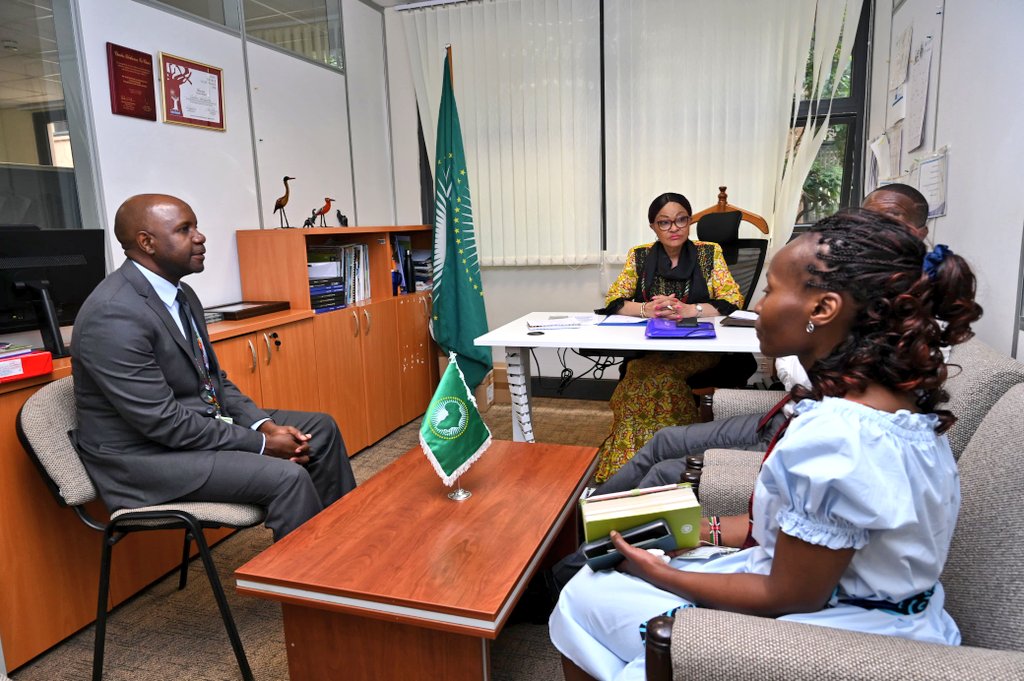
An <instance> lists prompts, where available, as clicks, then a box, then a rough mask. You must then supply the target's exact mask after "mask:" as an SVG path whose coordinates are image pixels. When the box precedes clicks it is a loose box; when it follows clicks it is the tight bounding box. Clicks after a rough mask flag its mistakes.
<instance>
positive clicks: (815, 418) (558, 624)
mask: <svg viewBox="0 0 1024 681" xmlns="http://www.w3.org/2000/svg"><path fill="white" fill-rule="evenodd" d="M767 282H768V285H767V288H766V289H765V292H764V297H763V298H762V299H761V301H760V302H759V303H758V305H757V311H758V312H759V313H760V319H759V321H758V328H757V332H758V337H759V339H760V341H761V352H762V353H764V354H765V355H768V356H772V357H781V356H784V355H797V356H799V357H800V361H801V364H803V366H804V367H805V368H807V369H808V373H809V375H810V379H811V388H810V389H809V390H808V389H806V388H799V387H798V388H795V389H794V391H793V398H794V399H795V400H797V402H798V404H797V406H796V409H795V416H794V417H793V419H792V421H791V422H790V424H789V426H788V428H787V430H786V431H785V434H784V435H783V437H782V438H781V439H779V440H778V441H777V442H776V443H775V444H774V445H773V447H772V449H770V450H769V453H768V454H767V455H766V459H765V461H764V464H763V465H762V469H761V473H760V474H759V476H758V479H757V483H756V486H755V491H754V496H753V499H752V505H751V514H750V515H749V516H738V517H733V518H723V519H722V521H721V524H720V526H716V528H715V532H714V533H711V532H710V531H709V527H708V525H707V523H705V527H704V530H703V536H704V538H705V539H709V540H710V539H714V540H715V542H714V543H721V544H724V545H731V546H737V547H740V546H742V547H745V548H744V549H743V550H742V551H739V552H737V553H733V554H730V555H726V556H722V557H719V558H713V559H711V560H708V561H705V562H694V561H685V560H680V559H673V560H672V562H670V563H666V562H665V561H664V560H663V559H662V558H660V557H658V556H656V555H653V554H652V553H649V552H647V551H644V550H640V549H635V548H633V547H631V546H629V545H628V544H626V543H625V542H623V541H622V540H621V537H618V536H617V534H615V533H613V535H612V537H613V540H614V541H615V543H616V546H617V548H618V549H619V550H620V551H621V552H622V553H623V555H624V556H625V560H624V561H623V562H622V563H621V564H620V566H619V569H618V570H606V571H601V572H594V571H592V570H591V569H590V568H586V567H585V568H583V570H582V571H581V572H580V573H579V574H578V575H577V576H576V577H575V578H573V579H572V580H571V581H570V582H569V584H568V585H567V586H566V588H565V589H564V590H563V591H562V595H561V597H560V599H559V601H558V605H557V606H556V608H555V611H554V612H553V613H552V615H551V620H550V631H551V639H552V642H553V643H554V644H555V646H556V647H557V648H558V650H559V651H560V652H561V653H562V655H563V660H564V665H563V666H564V671H565V676H566V678H567V679H587V678H596V679H642V678H644V643H643V638H642V630H643V625H644V623H646V621H647V620H649V619H650V618H651V617H654V616H656V615H659V614H662V613H666V612H671V611H673V610H675V609H677V608H680V607H708V608H720V609H723V610H732V611H737V612H743V613H748V614H752V615H762V616H767V617H778V618H780V619H785V620H790V621H797V622H804V623H808V624H817V625H823V626H832V627H838V628H843V629H855V630H859V631H868V632H874V633H879V634H888V635H893V636H902V637H906V638H912V639H916V640H921V641H930V642H935V643H945V644H950V645H956V644H958V643H959V642H960V634H959V631H958V630H957V627H956V624H955V623H954V622H953V620H952V619H951V618H950V617H949V615H948V614H947V613H946V612H945V611H944V610H943V602H944V593H943V590H942V585H941V584H939V583H938V577H939V575H940V574H941V572H942V567H943V564H944V563H945V560H946V555H947V552H948V549H949V543H950V540H951V538H952V535H953V528H954V526H955V523H956V516H957V511H958V509H959V504H960V488H959V477H958V474H957V468H956V462H955V461H954V460H953V456H952V454H951V452H950V449H949V445H948V443H947V440H946V437H945V435H943V433H944V432H945V431H946V430H948V429H949V427H950V426H951V425H952V424H953V422H954V420H955V418H954V416H953V414H951V413H950V412H948V411H946V410H942V409H939V408H938V405H939V404H940V403H941V402H942V401H944V400H945V398H946V393H945V391H943V389H942V384H943V382H944V381H945V378H946V365H945V363H944V361H943V355H942V352H941V350H940V348H941V347H942V346H943V345H954V344H957V343H962V342H963V341H965V340H967V339H968V338H970V336H971V331H970V324H971V323H972V322H973V321H975V320H976V319H978V317H980V315H981V308H980V307H979V306H978V305H977V304H976V303H975V302H974V290H975V279H974V275H973V273H972V272H971V270H970V268H969V267H968V265H967V263H966V262H965V261H964V260H963V259H962V258H960V257H959V256H957V255H955V254H953V253H952V252H951V251H949V250H948V249H947V248H946V247H944V246H937V247H936V249H935V250H934V251H932V252H931V253H927V254H926V252H925V246H924V245H923V244H922V243H921V242H920V241H919V240H918V239H916V238H914V237H913V236H912V235H910V234H908V233H907V230H906V228H905V227H903V226H902V225H899V224H897V223H894V222H892V221H890V220H889V219H887V218H885V217H883V216H881V215H879V214H877V213H872V212H869V211H860V210H855V211H845V212H843V213H840V214H838V215H835V216H833V217H830V218H826V219H824V220H822V221H821V222H819V223H817V224H816V225H815V226H814V227H812V228H811V230H810V232H809V233H807V234H805V235H803V236H801V237H799V238H798V239H796V240H794V241H793V242H792V243H790V244H789V245H787V246H786V247H785V248H784V249H782V250H781V251H780V252H779V254H778V255H777V256H776V257H775V258H774V259H773V261H772V263H771V266H770V268H769V270H768V275H767ZM940 322H941V323H940ZM719 528H720V529H719ZM712 534H713V536H712Z"/></svg>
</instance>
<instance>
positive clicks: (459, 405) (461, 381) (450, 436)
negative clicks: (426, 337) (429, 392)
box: [420, 353, 491, 487]
mask: <svg viewBox="0 0 1024 681" xmlns="http://www.w3.org/2000/svg"><path fill="white" fill-rule="evenodd" d="M455 360H456V357H455V353H451V354H449V355H448V368H447V369H445V371H444V375H443V376H441V382H440V383H438V385H437V392H435V393H434V397H433V399H432V400H430V406H429V407H427V412H426V413H425V414H424V415H423V425H421V426H420V446H421V447H423V453H424V454H426V455H427V458H428V459H430V463H431V464H433V466H434V470H435V471H436V472H437V474H438V476H440V478H441V480H442V481H443V482H444V484H446V485H448V486H449V487H451V486H452V484H453V483H454V482H455V479H456V478H458V477H459V476H460V475H462V474H463V473H465V472H466V471H468V470H469V467H470V466H472V465H473V463H475V462H476V460H477V459H479V458H480V455H481V454H483V453H484V450H485V449H487V448H488V447H490V446H491V431H490V429H489V428H488V427H487V424H486V423H484V420H483V419H482V418H480V412H479V411H477V408H476V400H475V399H474V398H473V393H472V392H471V391H470V389H469V388H468V387H466V379H465V378H464V377H463V376H462V371H461V370H460V369H459V365H458V362H456V361H455Z"/></svg>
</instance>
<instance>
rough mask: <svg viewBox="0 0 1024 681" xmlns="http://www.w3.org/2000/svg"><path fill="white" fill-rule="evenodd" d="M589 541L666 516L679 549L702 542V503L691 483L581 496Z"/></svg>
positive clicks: (585, 534)
mask: <svg viewBox="0 0 1024 681" xmlns="http://www.w3.org/2000/svg"><path fill="white" fill-rule="evenodd" d="M580 513H581V514H582V516H583V535H584V537H585V538H586V541H588V542H589V541H594V540H595V539H601V538H603V537H607V536H608V533H609V532H611V531H612V530H617V531H620V532H621V531H622V530H626V529H629V528H631V527H636V526H638V525H643V524H644V523H647V522H650V521H652V520H657V519H659V518H662V519H664V520H665V522H667V523H668V526H669V529H670V530H671V531H672V535H673V537H675V540H676V548H679V549H682V548H688V547H693V546H697V544H698V543H700V502H698V501H697V497H696V496H694V494H693V489H691V487H690V485H689V483H682V484H678V485H664V486H662V487H648V488H646V489H635V490H630V491H628V492H615V493H612V494H600V495H597V496H590V497H587V498H586V499H580Z"/></svg>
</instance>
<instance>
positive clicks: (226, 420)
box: [217, 414, 235, 424]
mask: <svg viewBox="0 0 1024 681" xmlns="http://www.w3.org/2000/svg"><path fill="white" fill-rule="evenodd" d="M217 419H218V420H219V421H223V422H224V423H229V424H234V422H235V420H234V419H233V418H231V417H230V416H224V414H217Z"/></svg>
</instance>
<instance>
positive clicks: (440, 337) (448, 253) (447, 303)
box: [431, 57, 494, 390]
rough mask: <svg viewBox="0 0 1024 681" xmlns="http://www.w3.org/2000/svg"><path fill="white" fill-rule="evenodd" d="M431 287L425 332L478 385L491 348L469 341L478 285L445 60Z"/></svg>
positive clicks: (478, 325)
mask: <svg viewBox="0 0 1024 681" xmlns="http://www.w3.org/2000/svg"><path fill="white" fill-rule="evenodd" d="M434 190H435V191H434V288H433V291H432V293H431V297H432V299H433V310H434V313H433V319H432V320H431V333H432V334H433V336H434V340H435V341H436V342H437V344H438V345H439V346H441V349H442V350H443V351H444V352H452V351H454V352H456V353H458V357H459V367H460V368H461V369H462V373H463V374H464V375H465V378H466V384H467V385H469V388H470V389H471V390H472V389H473V388H476V387H477V386H478V385H480V381H482V380H483V379H484V377H485V376H487V372H488V371H490V370H491V369H492V368H493V366H494V364H493V362H492V361H491V349H490V348H489V347H478V346H475V345H473V339H475V338H476V337H477V336H482V335H483V334H485V333H487V313H486V312H485V310H484V289H483V285H482V284H481V282H480V261H479V260H478V258H477V253H476V237H475V236H474V234H473V205H472V203H471V202H470V200H469V178H468V177H467V175H466V154H465V153H464V152H463V150H462V128H461V127H459V112H458V110H457V109H456V108H455V94H454V93H453V92H452V80H451V64H450V62H449V60H448V58H447V57H445V61H444V80H443V83H442V85H441V108H440V109H439V111H438V114H437V163H436V164H435V166H434Z"/></svg>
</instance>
